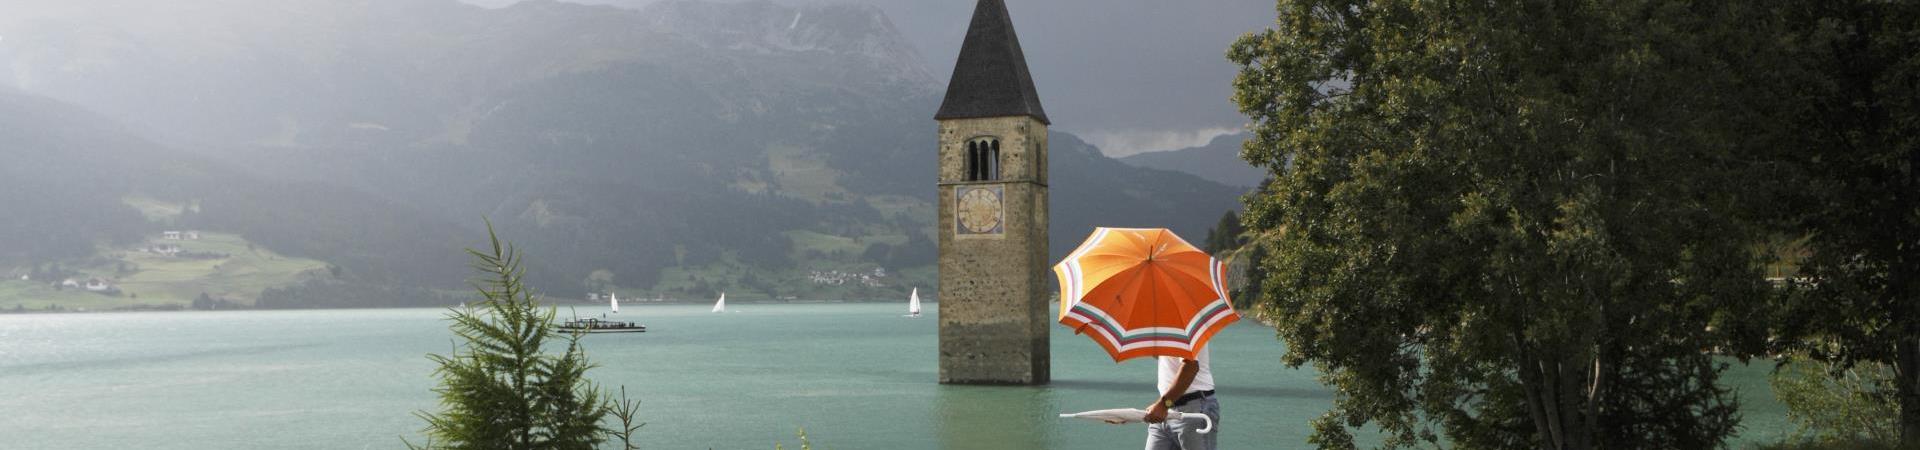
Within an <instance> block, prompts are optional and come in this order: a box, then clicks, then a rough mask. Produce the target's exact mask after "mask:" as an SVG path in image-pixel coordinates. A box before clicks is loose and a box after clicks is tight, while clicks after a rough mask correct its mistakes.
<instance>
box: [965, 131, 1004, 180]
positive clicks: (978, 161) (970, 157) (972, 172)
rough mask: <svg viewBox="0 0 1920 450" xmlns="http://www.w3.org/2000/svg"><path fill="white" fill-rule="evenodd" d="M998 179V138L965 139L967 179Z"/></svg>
mask: <svg viewBox="0 0 1920 450" xmlns="http://www.w3.org/2000/svg"><path fill="white" fill-rule="evenodd" d="M999 179H1000V139H999V138H992V137H983V138H975V139H974V140H971V141H967V181H994V180H999Z"/></svg>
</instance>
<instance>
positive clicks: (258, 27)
mask: <svg viewBox="0 0 1920 450" xmlns="http://www.w3.org/2000/svg"><path fill="white" fill-rule="evenodd" d="M87 3H88V4H87V5H86V6H85V7H80V6H75V5H70V4H67V3H64V2H55V1H40V0H28V1H26V2H24V3H21V4H11V3H10V5H11V6H0V36H4V39H0V67H5V68H8V69H9V70H8V71H6V72H0V84H7V85H11V86H13V87H15V88H17V89H18V91H19V92H15V91H12V90H9V91H5V95H0V107H4V109H0V111H4V112H5V113H6V114H4V115H0V129H4V130H10V134H9V135H6V136H4V137H6V138H8V139H9V143H8V147H9V148H13V149H20V150H19V151H34V152H38V153H35V155H37V156H34V157H33V158H34V159H20V160H17V161H35V162H36V164H68V165H77V166H84V167H85V169H83V170H82V171H83V172H84V173H90V174H93V175H88V176H85V177H40V178H31V179H28V180H31V181H21V182H20V183H29V184H31V185H34V186H39V188H37V189H39V190H38V191H37V192H41V193H42V194H44V195H43V196H42V197H44V198H45V199H46V201H47V202H53V203H51V204H57V205H68V206H73V205H85V206H86V207H87V210H89V211H97V212H99V214H98V215H97V217H95V216H92V215H90V216H87V217H86V218H78V216H72V217H69V216H67V215H62V214H61V213H59V212H58V209H56V210H54V212H47V213H35V214H24V215H10V218H8V219H4V222H6V223H0V234H4V235H0V239H5V240H7V241H10V242H12V241H19V240H22V239H27V240H33V239H39V240H46V241H49V242H65V243H67V244H62V245H64V246H65V247H64V248H65V250H59V251H52V250H49V251H39V250H36V251H7V252H0V269H4V268H5V266H7V265H10V264H11V265H21V264H35V263H41V262H47V260H50V259H55V260H57V259H60V258H69V257H75V256H73V255H75V254H78V253H84V252H85V250H86V249H87V248H90V247H93V246H98V245H108V244H110V243H112V242H122V241H126V240H129V239H134V238H131V237H128V236H137V235H139V234H140V233H147V232H151V231H152V230H156V229H158V227H160V226H162V225H161V224H156V223H150V222H148V221H145V220H142V219H140V216H139V215H138V214H137V213H136V214H133V215H128V213H127V211H125V210H123V209H121V208H122V207H124V206H125V205H123V204H122V203H125V202H124V201H120V200H122V199H124V198H126V197H128V196H141V197H153V198H159V199H162V200H166V201H172V202H179V203H181V204H197V205H199V208H198V210H197V212H196V217H192V218H189V219H182V220H191V221H193V222H192V225H193V226H198V227H204V228H207V229H210V230H217V231H227V232H234V233H240V234H242V235H244V236H246V237H247V238H248V239H249V240H251V241H255V242H259V243H260V244H262V245H266V246H268V247H271V248H272V249H273V250H274V251H277V252H281V253H284V254H288V255H295V256H302V257H311V258H315V259H320V260H323V261H327V262H328V263H330V264H336V265H338V266H340V267H341V268H343V269H344V270H343V272H344V274H345V275H343V276H344V277H347V278H350V279H352V280H354V281H356V282H364V283H368V284H408V285H419V286H432V287H454V286H457V285H458V284H459V283H460V281H461V276H460V275H459V274H460V273H461V272H460V271H461V270H462V269H463V267H462V266H461V265H460V264H459V262H458V261H459V260H460V256H461V253H460V252H459V248H460V247H462V246H471V245H477V244H479V243H480V241H479V239H480V236H481V233H482V228H481V223H480V218H482V217H485V218H489V219H491V220H492V222H493V223H494V225H495V226H496V227H497V228H498V229H499V230H500V231H501V233H502V235H503V236H504V237H507V238H509V239H511V240H513V241H515V242H516V243H518V244H520V245H521V246H522V247H523V248H524V249H525V250H526V251H527V252H528V254H529V256H531V257H532V258H533V259H532V260H531V263H532V266H531V269H530V270H531V275H532V276H533V277H534V280H533V281H534V282H535V283H536V286H539V287H541V288H542V290H544V291H546V292H549V293H553V294H557V295H564V296H573V295H578V294H582V293H585V292H593V291H602V290H608V289H620V290H622V291H623V292H631V293H634V294H654V295H664V296H669V297H673V296H705V295H707V294H709V293H710V292H713V291H717V290H720V289H730V290H732V291H733V292H745V293H750V294H746V296H745V297H743V298H751V297H752V296H768V297H775V296H799V297H803V298H804V297H813V298H829V297H861V296H888V295H893V294H894V293H896V292H904V291H905V290H906V289H907V288H908V287H910V285H911V284H916V283H917V284H922V285H924V284H929V283H930V281H931V280H932V269H931V262H932V258H933V253H934V249H933V248H932V247H933V244H932V242H931V239H930V236H931V235H930V233H931V231H932V227H933V226H935V224H933V223H932V221H933V219H934V216H935V215H934V211H933V210H932V208H933V206H932V205H933V204H934V201H933V200H934V190H933V189H934V170H935V165H934V156H935V148H934V145H935V137H934V132H935V126H934V122H933V121H932V119H931V118H932V115H933V111H934V109H935V107H936V106H937V104H938V101H939V94H940V93H941V92H943V91H944V86H943V85H942V83H943V80H944V78H945V76H944V74H939V75H936V74H931V73H929V71H928V70H927V69H926V67H925V64H924V62H923V58H922V57H921V56H920V55H919V54H918V53H916V51H915V49H914V48H913V46H912V45H910V44H908V43H907V42H906V41H905V40H904V39H903V38H902V37H901V35H900V32H899V30H897V29H895V28H894V25H893V24H892V22H891V21H889V20H888V19H887V17H886V16H885V15H884V14H883V13H881V12H880V10H879V9H877V8H874V7H871V6H848V5H817V6H816V5H809V6H799V7H791V6H782V5H776V4H772V3H764V2H749V3H706V2H695V1H669V2H659V3H655V4H652V5H649V6H647V7H644V8H642V9H638V10H633V9H618V8H613V7H606V6H589V5H579V4H571V3H557V2H550V1H534V2H522V3H517V4H514V5H512V6H510V7H506V8H501V9H483V8H479V7H474V6H470V5H466V4H462V3H459V2H456V1H453V0H365V1H338V0H284V1H274V2H254V1H232V0H183V1H173V2H145V1H132V0H103V1H98V2H87ZM10 10H11V11H10ZM956 20H964V18H956ZM1032 64H1034V65H1045V64H1047V62H1046V61H1042V60H1035V61H1032ZM1042 95H1043V96H1044V95H1045V93H1044V92H1043V93H1042ZM89 111H90V112H89ZM74 127H78V128H74ZM60 129H69V130H72V129H77V130H82V131H79V132H63V133H51V134H46V133H42V134H34V133H36V132H37V131H30V130H60ZM96 129H99V130H117V131H113V132H105V131H92V130H96ZM1052 150H1053V151H1052V157H1053V161H1052V164H1051V167H1053V168H1054V173H1053V174H1052V179H1053V181H1054V184H1053V186H1052V195H1053V201H1052V204H1053V205H1054V209H1053V222H1052V223H1053V225H1052V226H1053V228H1052V230H1051V233H1052V235H1053V237H1054V239H1053V241H1054V242H1053V249H1052V250H1053V252H1054V253H1055V254H1056V255H1058V254H1061V253H1064V252H1065V251H1066V250H1067V249H1070V248H1071V247H1072V246H1073V245H1075V244H1077V243H1078V239H1079V238H1080V237H1083V236H1084V234H1085V233H1086V232H1087V231H1088V230H1090V229H1091V228H1092V227H1093V226H1095V225H1096V224H1098V225H1117V226H1169V227H1172V228H1175V229H1176V230H1177V231H1179V232H1181V233H1183V234H1186V235H1188V236H1190V237H1193V238H1195V239H1198V237H1199V236H1200V234H1203V233H1204V232H1205V229H1206V227H1207V226H1208V225H1211V222H1212V221H1213V220H1214V219H1215V218H1217V217H1218V216H1219V214H1220V213H1221V212H1222V211H1225V210H1227V209H1229V208H1232V207H1234V201H1235V195H1236V193H1237V192H1236V190H1235V189H1232V188H1228V187H1226V186H1223V185H1220V184H1218V183H1213V182H1209V181H1206V180H1203V179H1200V178H1198V177H1194V176H1191V175H1187V174H1181V173H1175V172H1168V171H1158V170H1150V169H1142V168H1136V167H1132V166H1128V165H1126V164H1122V163H1120V162H1119V161H1116V160H1113V159H1109V158H1106V157H1104V156H1102V155H1100V153H1099V151H1098V150H1097V149H1094V148H1093V147H1092V146H1090V145H1087V144H1085V143H1084V142H1082V141H1080V140H1079V139H1077V138H1075V137H1073V136H1072V135H1070V134H1066V133H1061V132H1057V131H1056V132H1055V134H1054V136H1053V145H1052ZM21 158H25V157H21ZM21 167H25V166H24V165H22V164H15V163H12V162H10V163H8V164H7V168H8V169H17V168H21ZM156 167H166V169H156ZM43 203H45V202H43ZM35 205H40V204H38V203H33V201H32V200H25V199H22V198H18V197H17V196H15V197H6V196H0V208H7V209H9V210H10V211H17V210H21V209H23V208H39V207H43V206H45V205H41V206H35ZM116 205H119V206H116ZM43 209H44V208H43ZM36 211H38V210H36ZM89 214H92V213H89ZM55 217H58V218H61V219H60V220H61V222H60V223H61V226H58V227H50V226H46V224H49V223H53V221H54V220H56V219H52V218H55ZM67 218H74V219H75V220H71V221H67V220H64V219H67ZM175 225H177V224H175ZM55 228H57V229H59V230H63V231H61V232H60V233H56V232H54V231H49V230H51V229H55ZM62 233H64V234H62ZM56 247H58V246H56ZM9 250H11V248H10V249H9ZM449 261H451V263H449ZM874 268H884V269H886V270H888V271H891V272H892V273H893V275H891V278H889V279H888V282H887V283H885V284H884V285H882V286H863V287H857V288H856V287H851V286H839V285H834V286H827V285H819V284H817V283H810V282H808V281H806V280H807V278H808V276H809V274H812V273H815V272H823V271H841V272H856V271H870V270H872V269H874ZM735 295H736V296H740V295H742V294H735Z"/></svg>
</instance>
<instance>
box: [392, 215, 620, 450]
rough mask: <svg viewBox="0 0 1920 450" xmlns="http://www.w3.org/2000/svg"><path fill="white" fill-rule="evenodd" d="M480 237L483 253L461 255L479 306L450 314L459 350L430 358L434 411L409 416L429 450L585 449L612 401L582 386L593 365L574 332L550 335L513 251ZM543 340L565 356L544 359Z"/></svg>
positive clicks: (596, 437) (548, 313)
mask: <svg viewBox="0 0 1920 450" xmlns="http://www.w3.org/2000/svg"><path fill="white" fill-rule="evenodd" d="M487 234H488V239H489V241H490V242H491V244H492V245H491V247H490V248H489V249H488V250H487V251H484V252H483V251H479V250H471V249H469V250H467V252H468V253H469V254H471V255H472V256H473V259H474V262H473V268H474V269H475V270H477V271H479V272H480V273H481V274H483V275H484V276H485V278H483V279H482V280H480V281H477V282H476V283H475V288H476V289H477V290H478V291H479V293H480V295H481V296H482V297H483V298H484V299H485V302H483V303H482V304H481V305H480V307H478V308H455V309H453V310H452V313H451V314H450V315H449V316H448V318H449V319H450V320H452V321H453V325H452V329H453V332H454V334H455V335H457V336H459V337H460V339H461V340H462V341H463V342H464V345H461V346H460V347H458V348H456V349H454V351H453V352H452V353H451V354H448V355H438V354H435V355H428V358H431V359H432V360H433V361H434V362H435V363H437V364H439V368H438V369H436V370H435V371H434V373H435V374H436V375H438V376H439V377H440V387H439V388H437V389H435V390H434V391H435V392H438V393H439V394H440V405H441V408H442V410H441V411H440V412H438V413H427V412H421V413H417V414H418V415H419V416H420V417H421V418H422V419H425V420H426V421H427V429H426V434H427V436H428V439H429V441H428V442H427V447H428V448H447V449H516V450H532V449H583V450H584V449H592V448H594V446H596V445H598V444H600V443H601V442H603V441H604V440H605V439H606V438H607V436H608V433H611V432H613V431H615V430H610V429H606V428H602V427H601V425H600V421H601V419H603V418H604V417H606V416H607V415H608V413H609V411H610V410H611V408H612V407H613V406H614V405H616V404H612V403H610V401H609V400H606V399H603V398H602V397H601V394H600V393H599V390H598V389H597V388H596V387H594V386H593V384H592V383H590V382H588V381H587V379H586V372H587V369H590V368H592V367H593V364H592V363H590V362H588V361H587V356H586V353H585V351H584V350H581V348H580V341H579V339H580V335H579V334H567V335H563V334H560V333H558V332H556V331H554V327H553V317H554V310H553V309H552V308H546V307H542V306H540V305H539V304H538V302H536V301H535V298H536V297H535V295H534V293H533V292H532V291H531V290H529V289H528V288H527V287H526V286H525V285H523V284H522V283H521V280H522V276H523V275H524V274H525V271H524V270H523V269H521V267H520V265H521V258H520V255H519V253H518V252H517V251H516V250H514V248H513V247H512V246H510V245H506V246H503V245H502V244H501V242H500V239H499V237H497V236H496V235H494V233H493V226H492V224H488V226H487ZM549 339H560V340H561V343H563V344H564V345H565V350H564V351H562V352H560V353H559V354H552V353H548V352H547V351H546V348H545V346H546V345H547V342H548V340H549ZM618 405H624V403H619V404H618ZM628 432H629V433H630V432H631V430H630V429H629V430H628ZM408 446H409V447H413V445H412V444H411V443H409V444H408Z"/></svg>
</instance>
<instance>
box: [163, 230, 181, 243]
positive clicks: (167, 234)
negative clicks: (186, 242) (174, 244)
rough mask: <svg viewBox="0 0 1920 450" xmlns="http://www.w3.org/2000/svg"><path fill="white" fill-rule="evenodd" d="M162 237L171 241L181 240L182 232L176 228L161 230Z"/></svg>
mask: <svg viewBox="0 0 1920 450" xmlns="http://www.w3.org/2000/svg"><path fill="white" fill-rule="evenodd" d="M160 238H161V239H166V240H169V241H178V240H180V232H178V231H174V230H167V231H162V232H160Z"/></svg>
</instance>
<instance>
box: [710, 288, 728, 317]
mask: <svg viewBox="0 0 1920 450" xmlns="http://www.w3.org/2000/svg"><path fill="white" fill-rule="evenodd" d="M713 312H727V293H725V292H721V293H720V301H717V302H713Z"/></svg>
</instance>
